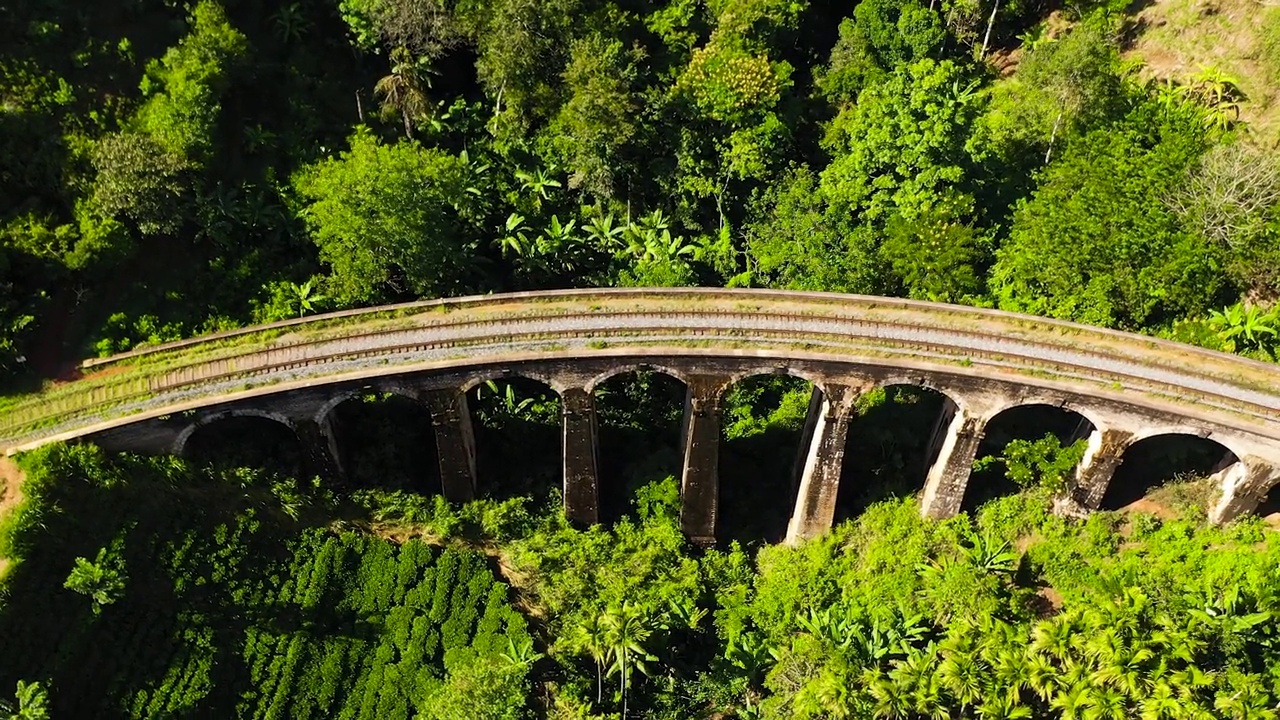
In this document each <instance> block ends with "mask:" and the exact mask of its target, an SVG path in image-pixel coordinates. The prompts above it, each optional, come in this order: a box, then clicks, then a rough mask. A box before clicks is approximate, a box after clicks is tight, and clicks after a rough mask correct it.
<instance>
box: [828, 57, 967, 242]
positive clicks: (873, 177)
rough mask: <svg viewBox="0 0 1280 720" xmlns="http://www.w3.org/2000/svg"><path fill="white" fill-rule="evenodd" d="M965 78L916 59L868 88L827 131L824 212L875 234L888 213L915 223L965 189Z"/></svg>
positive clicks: (956, 70) (953, 68) (946, 66)
mask: <svg viewBox="0 0 1280 720" xmlns="http://www.w3.org/2000/svg"><path fill="white" fill-rule="evenodd" d="M969 83H970V81H969V79H968V78H967V77H966V74H965V71H964V70H963V69H962V68H960V67H959V66H957V65H955V64H954V63H952V62H950V61H943V62H937V61H935V60H928V59H926V60H920V61H917V62H914V63H911V64H910V65H906V66H904V67H901V68H899V69H898V70H897V71H895V72H894V73H893V74H892V75H891V76H890V77H889V79H888V80H887V81H886V82H884V83H883V84H880V85H874V86H870V87H868V88H867V89H865V90H864V91H863V92H862V93H861V94H860V95H859V96H858V103H857V104H856V105H854V106H852V107H850V108H846V109H845V110H842V111H841V112H840V114H839V115H838V116H837V117H836V118H835V120H833V121H832V123H831V126H830V127H829V128H828V130H827V138H826V142H825V145H826V147H827V149H828V151H829V152H831V153H832V156H833V159H832V161H831V164H830V165H828V166H827V168H826V169H825V170H823V171H822V181H821V192H822V194H823V196H824V197H825V198H826V199H827V201H828V202H829V203H830V207H831V211H832V212H835V213H838V214H840V215H845V216H849V217H850V218H851V219H853V220H854V221H860V222H873V223H876V224H877V225H876V226H877V227H882V226H883V223H884V222H885V221H887V220H888V218H889V216H891V215H892V214H893V213H894V212H898V213H900V214H901V215H902V217H903V218H904V219H906V220H915V219H916V218H918V217H919V216H920V215H921V213H922V212H924V211H925V210H926V209H927V208H930V207H933V206H934V205H935V204H937V203H939V202H940V201H942V199H943V198H944V197H945V196H951V197H955V193H956V192H957V190H959V191H960V192H961V193H963V188H964V186H965V185H967V184H969V183H971V182H972V181H971V179H970V173H969V171H970V167H969V166H970V161H969V156H968V154H967V152H966V151H965V140H966V139H967V135H968V130H969V125H970V123H971V122H972V119H973V116H974V113H975V111H976V110H977V105H976V101H977V99H978V98H977V97H976V96H975V95H974V94H973V93H972V87H971V85H970V84H969Z"/></svg>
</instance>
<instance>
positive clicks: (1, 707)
mask: <svg viewBox="0 0 1280 720" xmlns="http://www.w3.org/2000/svg"><path fill="white" fill-rule="evenodd" d="M0 718H3V719H4V720H49V691H48V690H45V689H44V687H43V686H42V685H41V684H40V683H38V682H26V681H24V680H19V681H18V691H17V693H15V694H14V699H13V702H5V701H0Z"/></svg>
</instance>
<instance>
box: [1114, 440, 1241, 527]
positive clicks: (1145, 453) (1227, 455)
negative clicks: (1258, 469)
mask: <svg viewBox="0 0 1280 720" xmlns="http://www.w3.org/2000/svg"><path fill="white" fill-rule="evenodd" d="M1234 462H1236V456H1235V454H1234V453H1232V452H1231V451H1230V450H1229V449H1228V448H1227V447H1226V446H1224V445H1222V443H1219V442H1216V441H1214V440H1210V439H1209V438H1203V437H1199V436H1196V435H1186V434H1180V433H1170V434H1164V435H1155V436H1152V437H1148V438H1144V439H1142V440H1139V441H1137V442H1135V443H1134V444H1133V445H1130V446H1129V448H1128V449H1126V450H1125V453H1124V458H1123V459H1122V460H1121V461H1120V466H1119V467H1118V468H1116V472H1115V475H1114V476H1112V478H1111V484H1110V485H1109V486H1107V492H1106V495H1104V496H1103V498H1102V505H1101V509H1103V510H1142V511H1148V512H1157V513H1161V512H1163V513H1174V514H1176V513H1178V512H1180V511H1182V510H1183V509H1186V508H1188V507H1199V508H1200V509H1206V508H1207V505H1208V503H1209V501H1210V498H1209V495H1210V489H1211V486H1212V484H1213V483H1212V481H1209V480H1207V478H1208V477H1209V476H1210V475H1212V474H1214V473H1216V472H1218V471H1219V470H1222V469H1223V468H1225V467H1227V466H1229V465H1231V464H1232V463H1234Z"/></svg>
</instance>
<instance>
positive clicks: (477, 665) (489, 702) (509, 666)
mask: <svg viewBox="0 0 1280 720" xmlns="http://www.w3.org/2000/svg"><path fill="white" fill-rule="evenodd" d="M526 672H527V668H526V667H525V666H524V665H521V664H519V663H512V662H509V661H507V660H505V659H503V658H500V657H494V658H476V659H474V660H472V661H470V662H468V663H466V664H465V665H463V666H462V667H460V668H454V669H452V670H451V671H450V672H449V674H448V676H447V677H446V678H445V680H444V682H443V683H441V684H440V685H439V686H437V688H436V689H435V691H434V692H432V693H431V695H430V696H428V697H427V698H426V700H425V702H423V703H422V705H421V706H420V707H423V708H425V710H424V711H423V712H422V713H421V714H419V715H418V718H419V720H473V719H474V718H486V720H489V719H492V720H519V719H520V718H522V717H524V716H525V715H524V707H525V696H526V694H527V693H528V680H527V679H526Z"/></svg>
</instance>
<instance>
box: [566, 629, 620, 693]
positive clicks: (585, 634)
mask: <svg viewBox="0 0 1280 720" xmlns="http://www.w3.org/2000/svg"><path fill="white" fill-rule="evenodd" d="M609 640H610V638H609V626H608V624H607V623H606V622H605V621H604V615H603V614H599V613H593V614H590V615H588V616H587V617H586V618H585V619H584V620H582V621H581V622H580V623H579V624H578V625H577V626H576V627H575V628H574V633H573V636H572V640H571V642H572V646H573V647H574V648H575V649H576V650H577V651H578V652H584V653H586V654H587V655H590V656H591V661H592V662H593V663H595V666H596V704H597V705H599V704H600V701H601V700H602V698H603V697H604V670H605V666H606V665H608V664H609V663H610V661H611V659H612V657H613V648H612V647H611V646H610V645H609Z"/></svg>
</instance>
